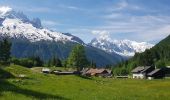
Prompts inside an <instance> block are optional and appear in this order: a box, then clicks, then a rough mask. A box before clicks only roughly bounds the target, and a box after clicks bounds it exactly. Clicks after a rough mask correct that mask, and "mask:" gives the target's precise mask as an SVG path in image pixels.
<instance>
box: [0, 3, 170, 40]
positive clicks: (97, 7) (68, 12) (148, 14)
mask: <svg viewBox="0 0 170 100" xmlns="http://www.w3.org/2000/svg"><path fill="white" fill-rule="evenodd" d="M169 5H170V0H0V6H9V7H11V8H13V9H14V10H17V11H23V12H24V13H25V14H26V15H27V16H28V17H29V18H31V19H32V18H34V17H38V18H40V19H41V20H42V24H43V26H44V27H46V28H49V29H52V30H56V31H59V32H67V33H71V34H73V35H76V36H78V37H80V38H81V39H82V40H84V41H85V42H86V43H88V42H90V40H91V39H93V38H95V37H104V38H112V39H118V40H120V39H130V40H135V41H147V42H151V43H156V42H158V41H159V40H161V39H163V38H164V37H166V36H167V35H169V34H170V7H169Z"/></svg>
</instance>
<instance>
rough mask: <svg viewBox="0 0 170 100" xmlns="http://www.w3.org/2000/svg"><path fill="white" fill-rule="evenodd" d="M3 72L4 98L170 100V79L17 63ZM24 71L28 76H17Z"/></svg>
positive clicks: (0, 85)
mask: <svg viewBox="0 0 170 100" xmlns="http://www.w3.org/2000/svg"><path fill="white" fill-rule="evenodd" d="M0 73H1V76H0V77H1V79H0V100H32V99H34V100H36V99H38V100H39V99H47V100H170V79H160V80H137V79H114V78H95V77H93V78H85V77H80V76H74V75H67V76H57V75H52V74H42V73H38V72H35V71H32V70H30V69H28V68H24V67H21V66H17V65H11V66H10V67H5V68H1V70H0ZM2 73H3V74H2ZM20 74H24V75H26V76H25V78H19V77H17V76H18V75H20ZM8 77H10V78H8Z"/></svg>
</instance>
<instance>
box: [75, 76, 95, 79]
mask: <svg viewBox="0 0 170 100" xmlns="http://www.w3.org/2000/svg"><path fill="white" fill-rule="evenodd" d="M76 76H77V77H80V78H83V79H87V80H93V78H92V77H88V76H84V75H76Z"/></svg>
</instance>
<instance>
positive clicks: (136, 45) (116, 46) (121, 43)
mask: <svg viewBox="0 0 170 100" xmlns="http://www.w3.org/2000/svg"><path fill="white" fill-rule="evenodd" d="M89 44H90V45H91V46H93V47H96V48H99V49H102V50H104V51H106V52H109V53H113V52H114V53H117V54H119V55H122V56H133V55H134V54H135V52H144V51H145V50H146V49H150V48H151V47H153V44H149V43H146V42H136V41H131V40H127V39H125V40H111V39H103V38H95V39H93V40H92V41H91V43H89Z"/></svg>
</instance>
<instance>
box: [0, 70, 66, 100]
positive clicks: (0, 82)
mask: <svg viewBox="0 0 170 100" xmlns="http://www.w3.org/2000/svg"><path fill="white" fill-rule="evenodd" d="M0 72H3V74H6V75H11V77H14V76H12V74H10V73H9V72H6V71H4V70H2V69H0ZM0 74H1V73H0ZM0 78H1V79H0V96H2V92H8V91H9V92H14V93H19V94H23V95H25V96H28V97H32V98H36V99H55V100H69V99H67V98H64V97H62V96H59V95H51V94H46V93H41V92H38V91H33V90H28V89H22V88H20V87H17V86H15V85H13V84H11V83H9V82H8V81H6V78H2V77H0Z"/></svg>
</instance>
